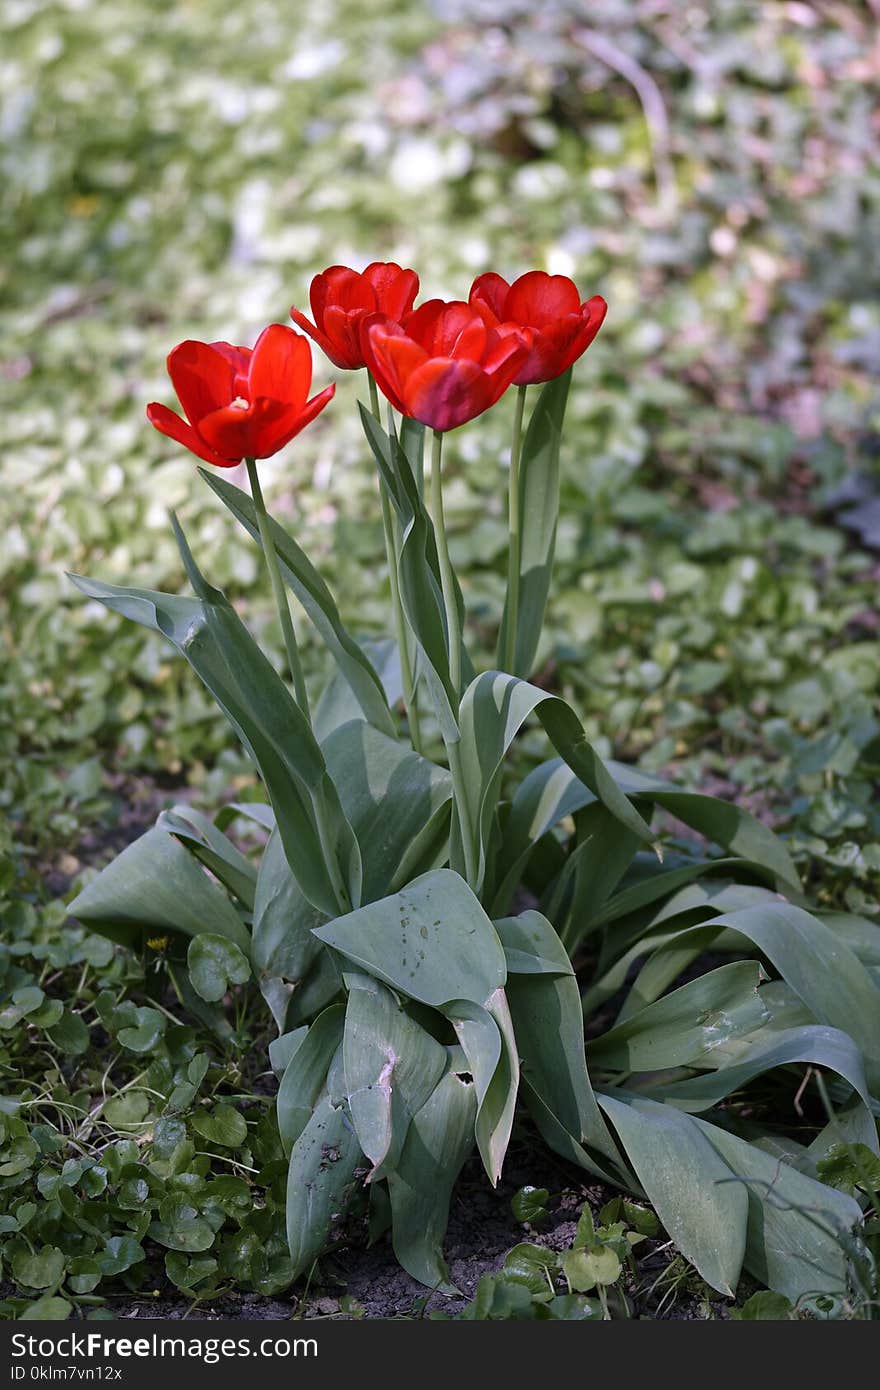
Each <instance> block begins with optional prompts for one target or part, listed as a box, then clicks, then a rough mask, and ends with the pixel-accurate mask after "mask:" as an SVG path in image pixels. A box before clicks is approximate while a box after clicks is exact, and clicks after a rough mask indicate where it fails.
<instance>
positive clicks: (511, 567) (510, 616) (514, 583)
mask: <svg viewBox="0 0 880 1390" xmlns="http://www.w3.org/2000/svg"><path fill="white" fill-rule="evenodd" d="M527 389H528V388H527V387H525V386H519V387H518V388H517V392H516V412H515V414H514V417H513V441H512V443H511V447H510V479H509V482H508V513H507V514H508V527H509V531H510V540H509V548H508V552H507V612H506V615H505V617H506V621H505V626H504V640H503V649H502V650H501V651H499V654H498V655H499V665H500V666H501V669H502V671H507V672H508V673H509V674H510V675H512V676H515V675H516V674H517V672H516V670H515V667H516V629H517V623H518V620H519V580H520V569H521V567H522V516H521V515H520V505H519V465H520V459H521V458H522V435H523V411H524V409H525V404H526V390H527Z"/></svg>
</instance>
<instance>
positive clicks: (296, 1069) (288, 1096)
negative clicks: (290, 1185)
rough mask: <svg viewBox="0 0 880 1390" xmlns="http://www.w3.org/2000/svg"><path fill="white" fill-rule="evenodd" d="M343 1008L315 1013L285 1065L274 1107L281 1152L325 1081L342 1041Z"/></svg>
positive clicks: (287, 1147)
mask: <svg viewBox="0 0 880 1390" xmlns="http://www.w3.org/2000/svg"><path fill="white" fill-rule="evenodd" d="M344 1018H345V1008H344V1006H343V1005H342V1004H333V1005H331V1007H330V1008H329V1009H325V1010H324V1012H323V1013H321V1014H319V1015H318V1017H317V1018H316V1019H315V1021H314V1023H313V1024H312V1026H311V1027H310V1028H309V1030H308V1032H307V1034H306V1036H305V1038H304V1039H303V1041H302V1042H301V1043H300V1044H299V1046H298V1047H297V1049H296V1051H295V1052H294V1054H293V1056H292V1057H291V1059H290V1061H289V1062H288V1064H287V1066H286V1068H285V1071H284V1075H283V1077H282V1078H281V1085H280V1086H279V1087H278V1097H277V1101H276V1108H277V1112H278V1129H279V1132H280V1134H281V1142H282V1144H283V1146H284V1152H285V1153H286V1154H289V1153H290V1151H291V1149H292V1148H293V1146H294V1144H295V1143H296V1141H297V1139H298V1138H299V1136H300V1135H301V1134H302V1132H303V1130H304V1129H305V1127H306V1125H307V1124H308V1123H309V1121H310V1119H311V1118H312V1112H313V1111H314V1109H315V1106H316V1104H317V1102H318V1098H319V1096H320V1095H321V1092H322V1091H323V1090H324V1087H325V1085H326V1082H327V1072H328V1071H329V1069H330V1063H331V1062H332V1061H333V1058H334V1057H335V1055H336V1052H337V1051H338V1049H339V1045H340V1043H341V1041H342V1028H343V1021H344Z"/></svg>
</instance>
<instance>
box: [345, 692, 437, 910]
mask: <svg viewBox="0 0 880 1390" xmlns="http://www.w3.org/2000/svg"><path fill="white" fill-rule="evenodd" d="M323 747H324V757H325V758H326V760H327V767H328V770H329V772H330V775H331V777H332V778H333V781H334V783H335V785H336V787H337V788H338V791H339V799H340V801H341V803H342V806H343V808H344V810H345V814H346V816H347V817H348V820H349V822H350V823H351V826H352V828H353V829H354V832H355V835H356V836H357V840H358V844H359V845H360V849H361V858H362V860H363V866H364V877H363V887H362V898H361V900H362V902H364V903H369V902H372V901H373V900H374V899H376V898H378V897H380V896H381V895H382V894H384V893H387V892H389V891H390V889H391V885H392V882H393V880H394V877H395V875H396V873H397V872H398V869H399V866H400V863H401V861H402V860H403V858H404V857H405V855H406V853H407V851H408V849H409V848H410V846H411V845H412V843H413V841H414V840H415V839H416V837H417V836H418V835H419V834H420V832H421V831H422V830H423V829H424V828H425V827H426V826H428V825H429V824H430V823H431V821H432V818H433V817H434V816H435V814H436V813H437V812H438V811H439V810H440V809H441V808H442V807H444V806H445V805H446V804H447V803H448V802H449V800H450V798H451V796H452V779H451V777H450V775H449V773H448V772H447V771H446V769H445V768H442V767H438V766H437V765H436V763H432V762H429V761H428V759H427V758H422V757H420V756H419V754H418V753H414V752H413V750H412V749H411V748H410V747H409V746H408V745H407V744H404V743H401V742H399V741H398V740H397V739H393V738H387V737H386V736H385V734H382V733H380V732H379V731H378V730H377V729H374V728H373V727H372V725H370V724H366V723H365V722H364V721H363V720H355V721H352V722H351V723H349V724H345V725H343V726H342V727H341V728H339V729H337V730H336V731H335V732H334V733H332V734H331V735H330V736H329V738H328V739H327V740H326V741H325V743H324V745H323Z"/></svg>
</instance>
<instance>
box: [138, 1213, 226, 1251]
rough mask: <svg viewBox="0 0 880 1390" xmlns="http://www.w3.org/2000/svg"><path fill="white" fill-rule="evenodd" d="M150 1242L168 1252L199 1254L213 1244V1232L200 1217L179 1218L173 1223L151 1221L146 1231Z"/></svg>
mask: <svg viewBox="0 0 880 1390" xmlns="http://www.w3.org/2000/svg"><path fill="white" fill-rule="evenodd" d="M148 1235H149V1236H150V1239H151V1240H154V1241H155V1242H156V1244H157V1245H164V1246H166V1247H167V1248H168V1249H169V1250H182V1251H184V1252H185V1253H187V1254H199V1253H200V1252H201V1251H202V1250H210V1248H211V1246H212V1245H213V1244H214V1235H215V1233H214V1231H213V1229H212V1228H211V1226H210V1225H209V1224H208V1222H207V1221H206V1220H205V1219H204V1217H201V1216H195V1215H193V1216H181V1217H176V1218H175V1220H174V1221H151V1222H150V1227H149V1231H148Z"/></svg>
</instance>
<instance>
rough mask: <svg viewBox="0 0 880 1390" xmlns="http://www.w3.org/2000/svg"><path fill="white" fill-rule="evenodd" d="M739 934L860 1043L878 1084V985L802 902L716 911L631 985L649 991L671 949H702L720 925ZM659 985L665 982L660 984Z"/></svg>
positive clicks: (815, 1009)
mask: <svg viewBox="0 0 880 1390" xmlns="http://www.w3.org/2000/svg"><path fill="white" fill-rule="evenodd" d="M725 928H727V929H730V930H732V931H735V932H736V933H737V934H739V935H741V936H743V937H745V938H746V939H747V940H748V941H750V942H751V943H752V944H753V945H755V946H757V947H758V950H759V951H761V952H762V954H763V955H765V956H766V957H767V959H768V960H769V961H770V962H771V963H772V965H773V966H774V967H775V969H776V970H777V971H778V972H779V974H780V975H781V976H782V978H783V979H784V980H785V981H786V982H787V983H788V984H789V985H790V987H791V988H792V989H793V990H794V992H795V994H797V995H798V997H799V998H800V999H802V1000H803V1002H804V1003H805V1004H806V1006H807V1008H808V1009H809V1010H810V1011H811V1013H812V1014H813V1016H814V1018H815V1020H816V1021H817V1022H818V1023H825V1024H828V1025H830V1027H832V1028H839V1029H841V1030H842V1031H843V1032H845V1033H848V1034H849V1035H850V1037H852V1038H853V1039H854V1041H855V1042H856V1043H857V1044H858V1046H859V1047H860V1048H861V1050H862V1053H863V1055H864V1058H865V1070H866V1073H867V1076H868V1081H869V1084H870V1085H871V1087H872V1089H874V1090H876V1088H877V1087H878V1084H880V990H878V989H877V987H876V985H875V984H874V983H873V981H872V979H871V977H870V975H869V974H868V972H867V970H866V969H865V967H864V966H863V965H862V963H861V961H859V959H858V957H857V956H855V955H854V954H853V952H852V951H851V950H850V949H849V947H848V946H847V945H846V944H845V943H844V942H843V941H842V940H841V939H840V938H839V937H838V936H836V935H835V934H834V933H833V932H832V931H831V930H829V928H828V927H826V926H825V925H824V924H823V923H822V922H820V921H818V919H817V918H815V917H812V916H811V915H810V913H808V912H805V911H803V909H802V908H799V907H795V906H793V905H792V904H791V903H786V902H783V901H778V902H776V903H768V904H766V905H762V906H759V907H747V908H742V909H741V910H740V911H738V912H729V913H725V914H722V916H720V917H716V918H714V919H713V921H712V922H711V923H710V924H709V925H708V926H707V927H691V928H689V929H688V930H686V931H684V932H681V933H679V934H678V935H677V937H676V938H675V940H674V941H672V942H670V943H668V944H667V945H665V946H663V947H661V948H660V949H659V950H658V951H657V952H655V954H654V956H653V957H652V958H651V960H650V961H648V963H647V964H646V965H645V966H644V967H643V969H642V972H641V974H640V976H639V979H638V981H637V982H636V985H635V986H634V991H635V990H636V989H638V992H639V994H640V995H641V997H642V998H644V997H645V994H646V992H647V994H648V995H651V994H653V992H654V989H655V988H656V984H657V983H659V982H661V981H663V980H664V979H665V976H666V961H667V959H668V958H670V957H671V958H672V960H673V961H675V955H674V953H675V952H676V951H685V952H687V951H690V952H693V951H695V950H696V951H699V950H703V949H704V948H705V947H706V946H707V945H708V944H709V943H710V942H711V941H712V939H713V937H714V936H716V935H717V934H718V933H719V932H720V931H722V930H723V929H725ZM661 987H665V985H661Z"/></svg>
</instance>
